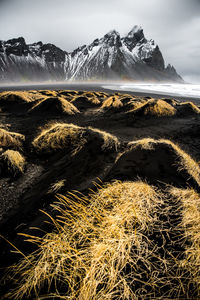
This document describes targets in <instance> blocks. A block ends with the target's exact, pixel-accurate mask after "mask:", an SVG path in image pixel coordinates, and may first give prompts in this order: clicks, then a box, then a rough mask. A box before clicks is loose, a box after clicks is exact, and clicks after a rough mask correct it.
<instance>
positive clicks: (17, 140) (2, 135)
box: [0, 128, 25, 148]
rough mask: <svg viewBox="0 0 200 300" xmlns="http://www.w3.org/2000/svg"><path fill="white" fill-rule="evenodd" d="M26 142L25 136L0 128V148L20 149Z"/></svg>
mask: <svg viewBox="0 0 200 300" xmlns="http://www.w3.org/2000/svg"><path fill="white" fill-rule="evenodd" d="M24 140H25V136H24V135H23V134H19V133H16V132H10V131H7V130H5V129H3V128H0V147H3V148H9V147H13V148H19V147H21V146H22V142H23V141H24Z"/></svg>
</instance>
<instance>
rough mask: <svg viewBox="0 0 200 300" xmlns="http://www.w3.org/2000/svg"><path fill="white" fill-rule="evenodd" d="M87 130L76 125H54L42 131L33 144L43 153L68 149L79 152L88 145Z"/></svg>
mask: <svg viewBox="0 0 200 300" xmlns="http://www.w3.org/2000/svg"><path fill="white" fill-rule="evenodd" d="M84 133H85V130H84V129H83V128H82V127H79V126H76V125H74V124H66V123H53V124H50V125H49V126H47V127H46V128H44V129H42V131H41V133H40V134H39V135H38V136H37V137H36V138H35V139H34V141H33V142H32V144H33V146H34V148H35V149H36V150H37V151H39V152H42V153H48V152H54V151H56V150H59V149H64V148H67V147H70V148H72V149H73V150H75V149H76V150H78V149H81V148H82V147H83V145H84V144H85V143H86V139H85V138H84Z"/></svg>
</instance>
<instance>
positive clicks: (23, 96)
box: [0, 91, 41, 105]
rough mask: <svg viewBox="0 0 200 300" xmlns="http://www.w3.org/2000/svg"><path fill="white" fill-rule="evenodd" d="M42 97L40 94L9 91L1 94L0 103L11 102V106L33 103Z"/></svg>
mask: <svg viewBox="0 0 200 300" xmlns="http://www.w3.org/2000/svg"><path fill="white" fill-rule="evenodd" d="M40 98H41V95H40V94H39V92H38V93H34V92H32V91H13V92H12V91H8V92H2V93H0V103H1V102H5V101H7V102H9V103H10V105H11V104H13V103H18V104H22V103H27V102H33V101H35V100H37V99H40Z"/></svg>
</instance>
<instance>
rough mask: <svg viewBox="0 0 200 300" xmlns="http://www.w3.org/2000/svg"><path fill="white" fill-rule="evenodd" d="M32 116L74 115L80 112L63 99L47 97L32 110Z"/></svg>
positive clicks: (30, 111)
mask: <svg viewBox="0 0 200 300" xmlns="http://www.w3.org/2000/svg"><path fill="white" fill-rule="evenodd" d="M29 113H30V114H36V115H38V114H54V115H56V114H65V115H74V114H77V113H79V110H78V109H77V108H76V107H75V106H74V105H73V104H72V103H70V102H68V101H67V100H66V99H64V98H62V97H47V98H46V99H43V100H41V101H39V102H38V103H36V104H35V105H34V106H33V107H32V108H31V109H30V110H29Z"/></svg>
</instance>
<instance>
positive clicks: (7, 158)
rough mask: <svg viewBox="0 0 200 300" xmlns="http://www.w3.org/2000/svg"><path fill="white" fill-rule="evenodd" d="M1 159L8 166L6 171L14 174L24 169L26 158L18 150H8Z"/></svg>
mask: <svg viewBox="0 0 200 300" xmlns="http://www.w3.org/2000/svg"><path fill="white" fill-rule="evenodd" d="M0 160H1V162H2V164H3V166H4V168H6V170H5V171H6V172H7V173H10V174H12V175H17V174H21V173H23V171H24V166H25V162H26V161H25V158H24V157H23V155H22V154H20V153H19V152H18V151H14V150H7V151H5V152H4V153H3V154H1V156H0Z"/></svg>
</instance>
